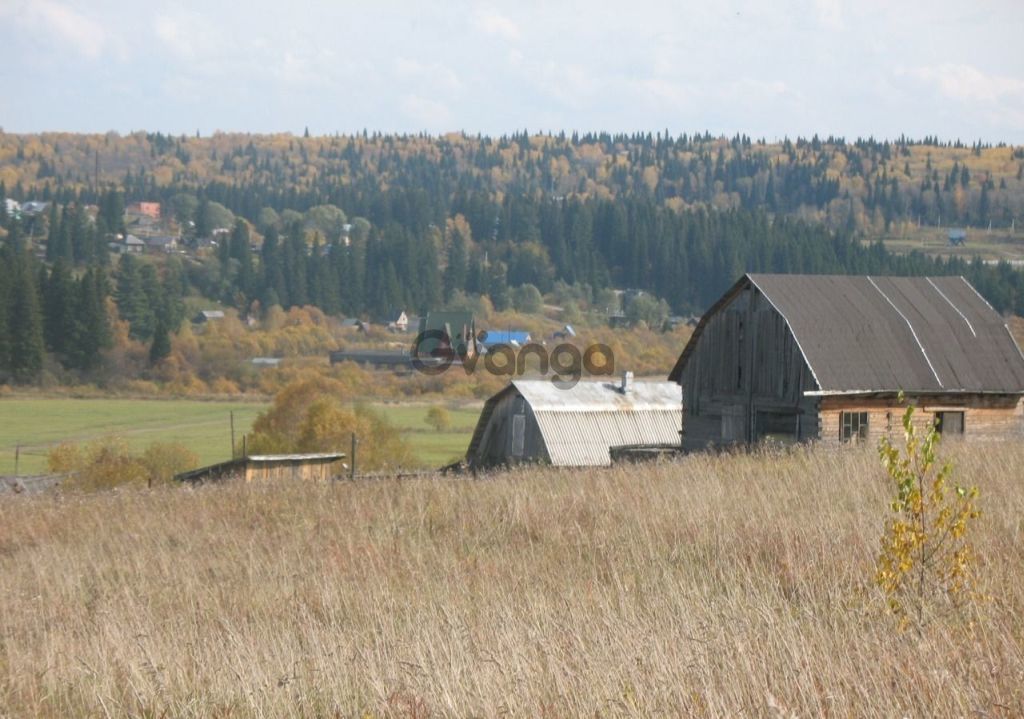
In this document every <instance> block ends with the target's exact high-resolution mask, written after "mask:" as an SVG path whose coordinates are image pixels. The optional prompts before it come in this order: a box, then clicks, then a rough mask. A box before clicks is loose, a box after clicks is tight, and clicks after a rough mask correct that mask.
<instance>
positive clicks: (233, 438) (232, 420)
mask: <svg viewBox="0 0 1024 719" xmlns="http://www.w3.org/2000/svg"><path fill="white" fill-rule="evenodd" d="M230 414H231V459H234V458H235V411H234V410H231V413H230Z"/></svg>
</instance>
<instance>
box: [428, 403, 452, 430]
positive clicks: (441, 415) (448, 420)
mask: <svg viewBox="0 0 1024 719" xmlns="http://www.w3.org/2000/svg"><path fill="white" fill-rule="evenodd" d="M426 422H427V424H429V425H430V426H431V427H433V428H434V430H435V431H436V432H444V431H446V430H449V429H451V426H452V415H451V413H450V412H449V411H448V410H447V409H446V408H444V407H431V408H430V409H429V410H428V411H427V417H426Z"/></svg>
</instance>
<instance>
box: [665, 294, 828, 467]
mask: <svg viewBox="0 0 1024 719" xmlns="http://www.w3.org/2000/svg"><path fill="white" fill-rule="evenodd" d="M682 385H683V410H684V418H683V448H684V449H688V450H697V449H702V448H705V447H707V446H708V445H711V446H722V445H728V444H733V443H736V442H746V441H752V442H756V441H758V440H759V439H760V438H759V437H758V436H757V427H758V426H759V424H762V425H763V424H765V423H764V422H763V421H762V422H760V423H759V421H758V412H759V411H760V412H767V413H771V414H772V416H774V417H781V418H784V419H782V420H781V421H780V422H774V421H773V424H775V425H776V426H781V425H783V424H785V425H788V426H790V427H792V431H794V432H797V430H798V433H797V434H795V435H794V437H793V438H794V439H808V438H814V437H817V436H818V419H817V399H816V398H809V397H804V396H803V392H804V391H805V390H808V389H814V387H815V384H814V377H813V375H812V374H811V372H810V370H809V369H808V367H807V364H806V362H804V359H803V355H802V354H801V352H800V348H799V347H798V346H797V343H796V341H795V339H794V338H793V336H792V334H791V333H790V331H789V328H788V326H787V325H786V321H785V319H784V318H783V317H782V316H781V315H779V313H778V312H776V311H775V308H774V307H772V306H771V304H770V303H769V302H768V301H767V300H765V299H764V298H763V297H762V296H761V295H760V292H759V291H757V290H756V289H754V288H752V287H748V288H746V289H745V290H743V291H742V292H740V293H739V294H738V295H737V296H736V297H735V298H734V299H733V300H732V301H731V302H729V303H728V304H727V305H725V306H724V307H722V308H720V309H719V310H718V311H717V312H716V313H715V315H713V316H712V317H710V318H709V319H708V322H707V324H706V326H705V327H704V330H703V332H702V334H701V335H700V337H699V338H698V340H697V346H696V347H695V350H694V352H693V354H692V355H691V356H690V358H689V361H688V362H687V365H686V367H685V368H684V370H683V376H682Z"/></svg>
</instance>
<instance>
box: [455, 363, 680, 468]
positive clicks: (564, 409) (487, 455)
mask: <svg viewBox="0 0 1024 719" xmlns="http://www.w3.org/2000/svg"><path fill="white" fill-rule="evenodd" d="M682 414H683V413H682V408H681V407H680V405H679V388H678V387H676V386H675V385H673V384H672V383H671V382H643V381H641V382H637V381H634V380H633V378H632V373H626V375H624V376H623V378H622V380H621V381H619V382H593V381H581V382H578V383H576V384H575V385H574V386H571V387H565V388H560V387H559V386H558V385H556V384H555V383H554V382H552V381H551V380H549V379H535V380H523V379H517V380H513V381H512V382H511V383H509V385H508V386H507V387H505V389H503V390H501V391H500V392H498V393H497V394H496V395H494V396H493V397H491V398H490V399H489V400H487V403H486V404H485V405H484V409H483V411H482V412H481V414H480V419H479V420H478V421H477V425H476V430H475V431H474V432H473V439H472V440H471V441H470V444H469V450H468V452H467V453H466V463H467V464H468V465H469V467H470V468H472V469H482V468H487V467H495V466H501V465H508V464H520V463H530V462H535V463H544V464H552V465H555V466H562V467H584V466H607V465H610V464H611V462H612V459H611V454H612V451H613V450H617V449H625V448H633V447H638V446H644V447H652V446H653V447H657V446H671V447H678V445H679V430H680V424H681V421H682Z"/></svg>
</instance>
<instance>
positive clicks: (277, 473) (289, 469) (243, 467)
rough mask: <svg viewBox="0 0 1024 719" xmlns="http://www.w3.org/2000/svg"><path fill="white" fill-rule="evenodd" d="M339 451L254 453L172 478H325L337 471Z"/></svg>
mask: <svg viewBox="0 0 1024 719" xmlns="http://www.w3.org/2000/svg"><path fill="white" fill-rule="evenodd" d="M344 458H345V455H344V454H341V453H339V452H331V453H318V454H254V455H249V456H248V457H240V458H239V459H232V460H228V461H227V462H220V463H219V464H212V465H210V466H209V467H200V468H199V469H193V470H192V471H190V472H183V473H182V474H179V475H177V476H176V477H175V479H176V480H178V481H179V482H193V483H202V482H214V481H219V480H223V479H242V480H244V481H246V482H252V481H254V480H276V481H287V480H305V481H313V480H327V479H333V478H335V477H336V476H338V475H339V474H340V470H341V467H340V466H339V464H338V463H339V462H340V461H341V460H342V459H344Z"/></svg>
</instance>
